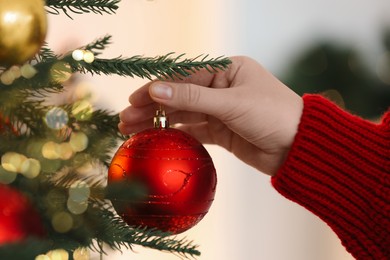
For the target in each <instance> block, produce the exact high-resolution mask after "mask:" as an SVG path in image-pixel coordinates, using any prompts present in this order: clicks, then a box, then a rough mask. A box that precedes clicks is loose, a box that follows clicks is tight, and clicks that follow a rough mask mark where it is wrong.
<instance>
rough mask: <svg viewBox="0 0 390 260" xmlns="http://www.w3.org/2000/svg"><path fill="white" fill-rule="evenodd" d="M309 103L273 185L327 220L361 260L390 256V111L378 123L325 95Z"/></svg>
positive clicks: (308, 97) (308, 98) (310, 97)
mask: <svg viewBox="0 0 390 260" xmlns="http://www.w3.org/2000/svg"><path fill="white" fill-rule="evenodd" d="M303 101H304V110H303V114H302V118H301V122H300V125H299V128H298V132H297V134H296V136H295V140H294V143H293V145H292V147H291V150H290V152H289V154H288V156H287V159H286V161H285V162H284V163H283V165H282V166H281V168H280V169H279V171H278V173H277V174H276V175H275V176H274V177H272V184H273V186H274V187H275V189H276V190H278V192H280V193H281V194H282V195H283V196H285V197H287V198H288V199H290V200H292V201H294V202H296V203H298V204H300V205H302V206H303V207H305V208H307V209H308V210H310V211H311V212H313V213H314V214H316V215H317V216H318V217H320V218H321V219H322V220H323V221H325V222H326V223H327V224H328V225H329V226H330V227H331V228H332V230H333V231H334V232H335V233H336V234H337V235H338V237H339V238H340V240H341V242H342V244H343V245H344V246H345V248H346V249H347V250H348V251H349V252H350V253H351V254H352V255H353V256H354V257H355V258H356V259H390V235H389V234H390V178H389V176H390V111H389V112H387V113H386V114H385V115H384V117H383V119H382V121H381V123H379V124H374V123H371V122H369V121H365V120H363V119H361V118H359V117H357V116H353V115H351V114H349V113H347V112H345V111H343V110H341V109H340V108H339V107H337V106H336V105H335V104H333V103H331V102H330V101H328V100H327V99H325V98H323V97H321V96H319V95H305V96H303Z"/></svg>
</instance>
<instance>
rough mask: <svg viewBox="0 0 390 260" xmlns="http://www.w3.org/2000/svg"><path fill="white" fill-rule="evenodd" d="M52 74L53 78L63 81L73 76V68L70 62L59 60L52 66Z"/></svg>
mask: <svg viewBox="0 0 390 260" xmlns="http://www.w3.org/2000/svg"><path fill="white" fill-rule="evenodd" d="M50 76H51V78H52V80H54V81H57V82H59V83H63V82H65V81H67V80H68V79H70V77H71V76H72V69H71V67H70V65H69V64H68V63H66V62H63V61H58V62H56V63H54V64H53V66H52V67H51V69H50Z"/></svg>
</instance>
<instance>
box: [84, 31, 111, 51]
mask: <svg viewBox="0 0 390 260" xmlns="http://www.w3.org/2000/svg"><path fill="white" fill-rule="evenodd" d="M111 37H112V36H111V35H106V36H104V37H101V38H99V39H97V40H96V41H94V42H92V43H90V44H88V45H86V46H85V47H84V48H83V49H85V50H89V51H91V52H93V53H94V54H95V55H99V54H101V52H100V51H101V50H104V49H105V48H106V47H107V46H108V45H109V44H111Z"/></svg>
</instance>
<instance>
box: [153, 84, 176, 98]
mask: <svg viewBox="0 0 390 260" xmlns="http://www.w3.org/2000/svg"><path fill="white" fill-rule="evenodd" d="M150 92H151V95H152V96H154V97H157V98H161V99H171V98H172V88H171V87H170V86H168V85H164V84H156V85H152V87H151V90H150Z"/></svg>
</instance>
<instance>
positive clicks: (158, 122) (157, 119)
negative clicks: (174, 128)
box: [153, 106, 169, 129]
mask: <svg viewBox="0 0 390 260" xmlns="http://www.w3.org/2000/svg"><path fill="white" fill-rule="evenodd" d="M153 122H154V128H159V129H161V128H169V120H168V117H167V116H166V114H165V110H164V109H163V108H162V107H161V106H160V107H159V109H157V110H156V115H155V116H154V119H153Z"/></svg>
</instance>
